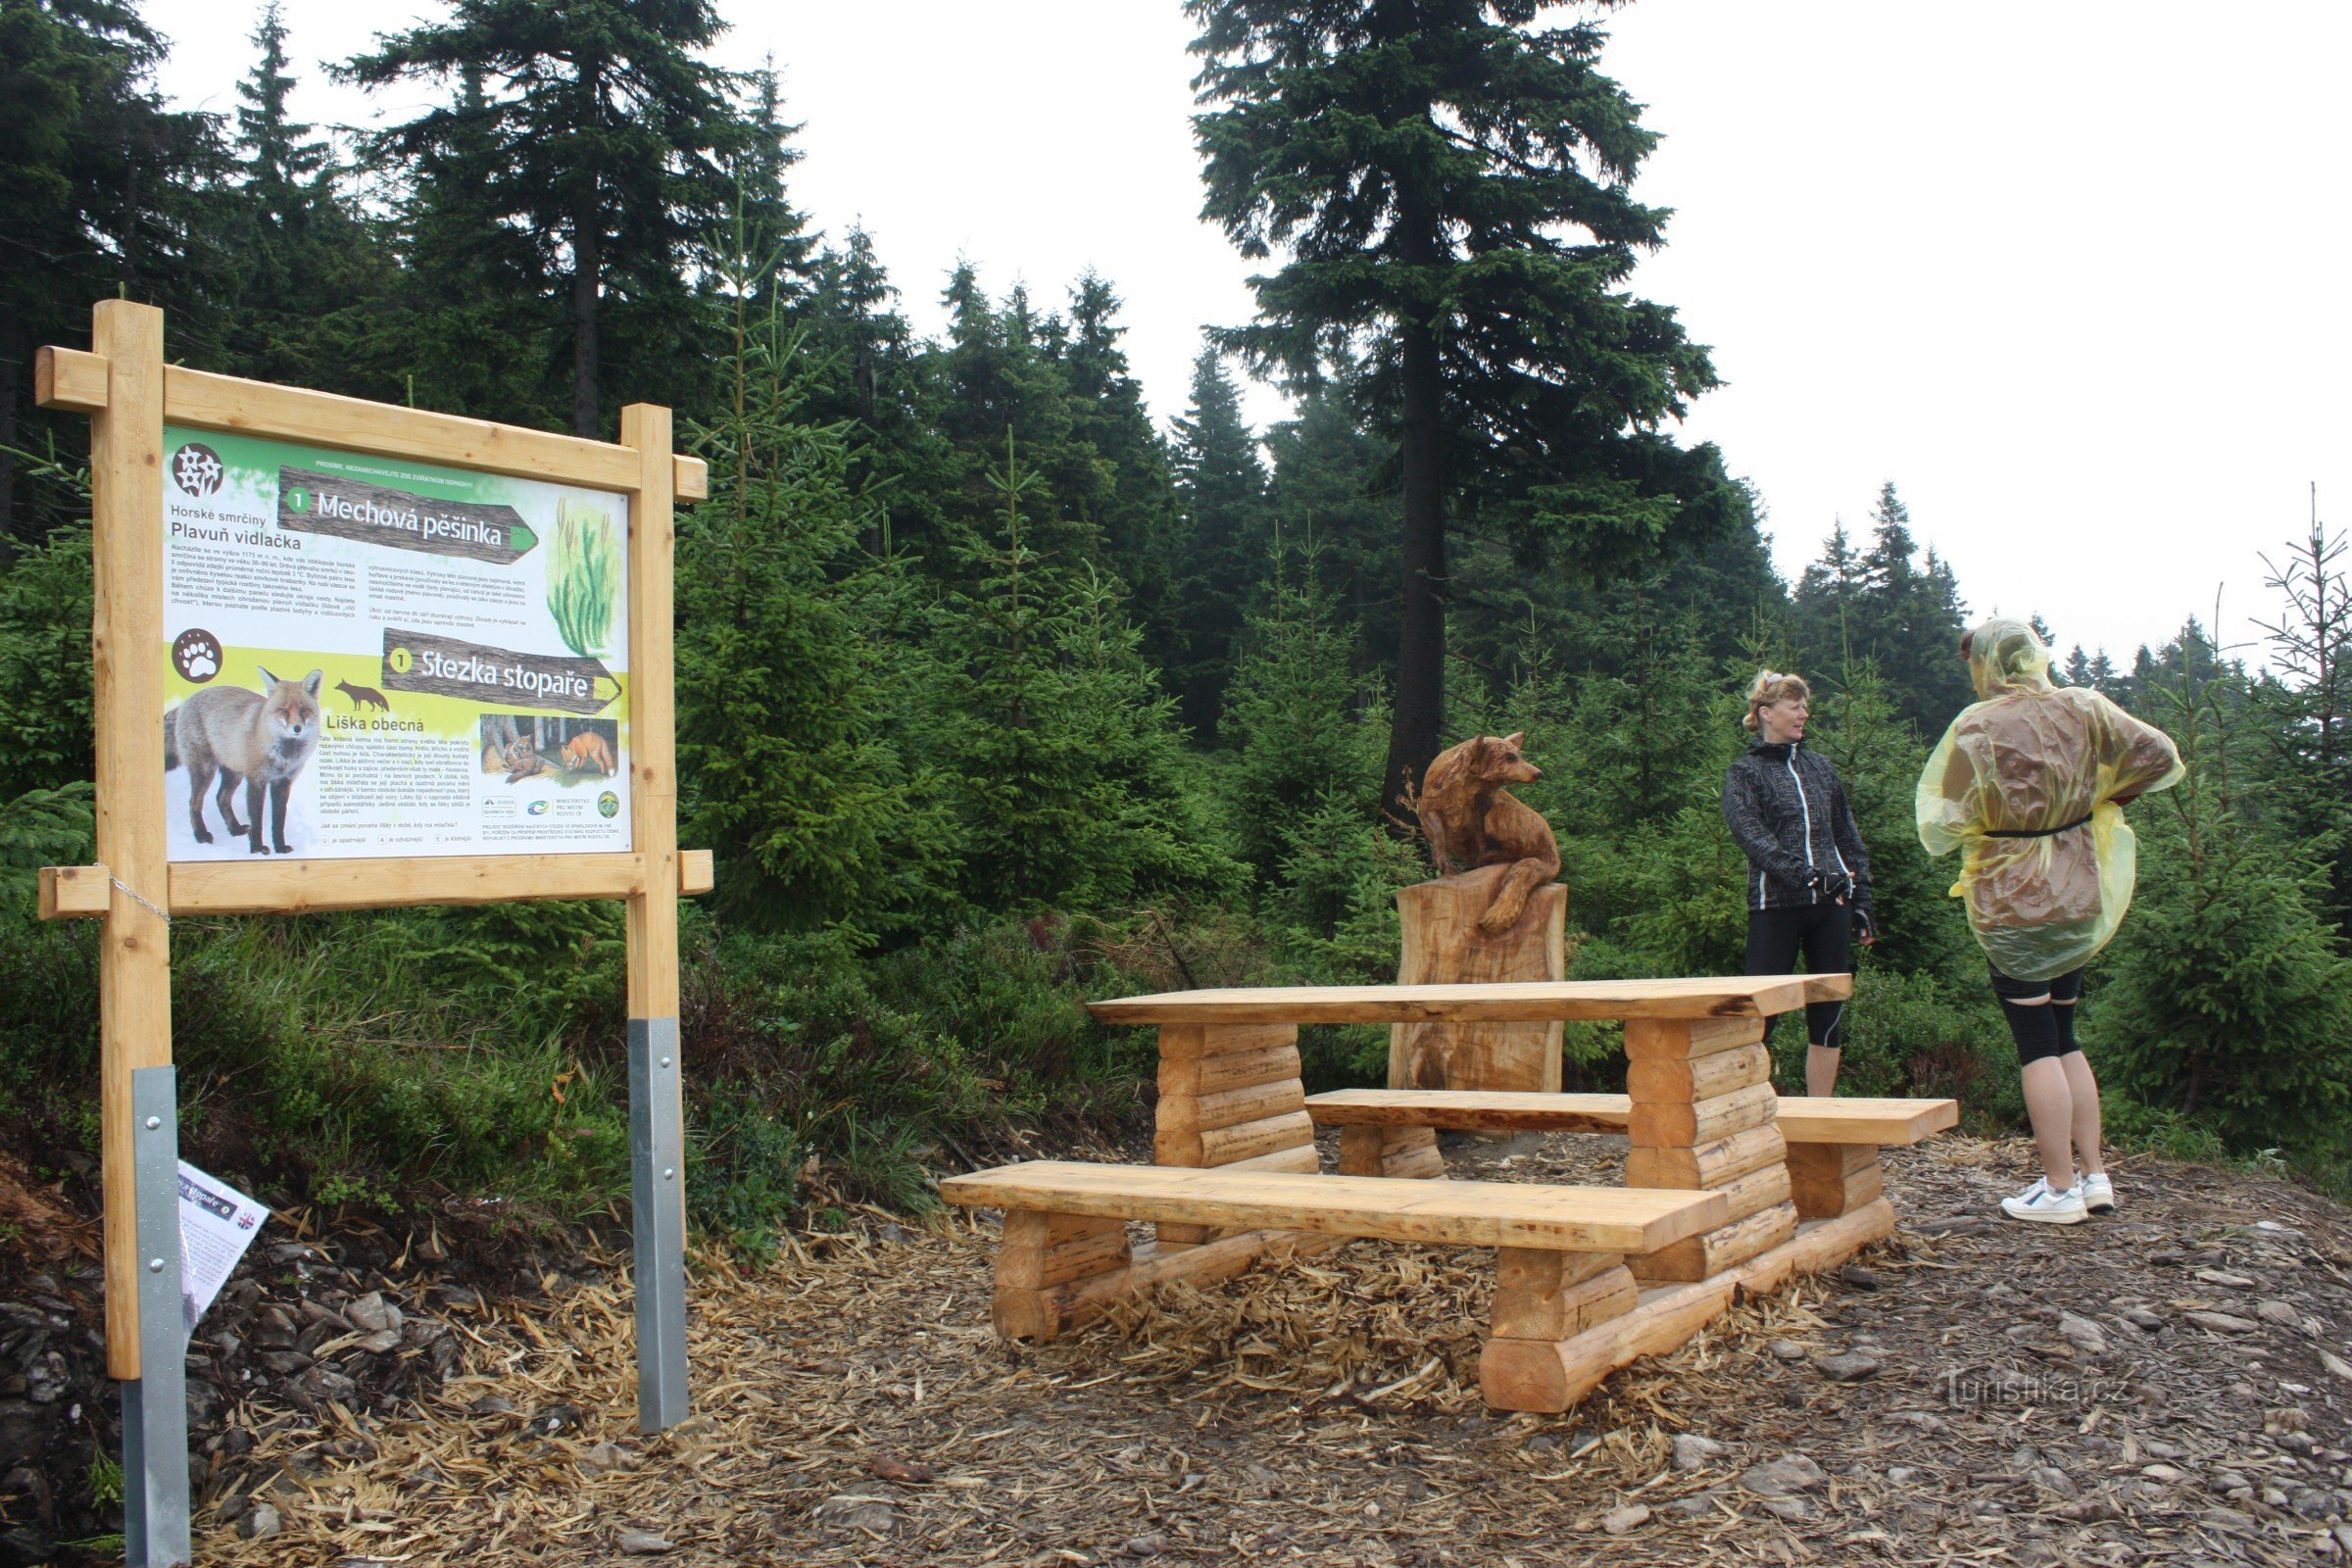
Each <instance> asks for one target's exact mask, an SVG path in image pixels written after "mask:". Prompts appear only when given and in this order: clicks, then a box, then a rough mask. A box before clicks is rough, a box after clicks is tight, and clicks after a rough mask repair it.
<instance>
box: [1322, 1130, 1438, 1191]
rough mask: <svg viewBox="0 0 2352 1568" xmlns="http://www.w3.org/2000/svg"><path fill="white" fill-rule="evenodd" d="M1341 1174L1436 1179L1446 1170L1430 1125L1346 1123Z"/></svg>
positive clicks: (1341, 1133)
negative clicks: (1378, 1125) (1350, 1124)
mask: <svg viewBox="0 0 2352 1568" xmlns="http://www.w3.org/2000/svg"><path fill="white" fill-rule="evenodd" d="M1340 1174H1341V1175H1343V1176H1392V1177H1397V1178H1402V1179H1435V1178H1437V1177H1440V1176H1443V1175H1445V1174H1446V1159H1445V1156H1444V1155H1442V1154H1440V1153H1439V1152H1438V1134H1437V1130H1436V1129H1435V1128H1431V1127H1343V1128H1341V1129H1340Z"/></svg>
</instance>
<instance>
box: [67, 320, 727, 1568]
mask: <svg viewBox="0 0 2352 1568" xmlns="http://www.w3.org/2000/svg"><path fill="white" fill-rule="evenodd" d="M93 317H94V320H93V326H92V332H91V346H90V351H89V352H87V353H83V352H80V351H78V350H74V349H66V348H44V349H42V350H40V352H39V357H38V360H37V363H36V368H35V379H36V394H37V398H38V401H39V402H40V404H41V405H42V406H43V407H45V408H52V409H65V410H72V411H76V412H80V413H84V414H87V415H89V416H90V422H91V460H90V472H91V483H92V534H91V556H92V565H93V574H94V602H95V613H94V615H93V625H92V628H91V651H92V662H93V673H94V676H95V684H94V692H93V696H94V702H95V709H96V747H97V758H96V762H97V857H98V863H97V864H95V865H88V866H61V867H51V868H48V869H46V870H44V871H43V872H42V874H41V914H42V916H43V917H44V918H48V919H60V918H74V917H90V918H98V919H101V920H103V921H104V926H105V929H104V934H103V937H102V940H101V942H100V944H99V1009H100V1018H99V1028H100V1069H99V1071H100V1098H101V1107H100V1108H101V1126H102V1129H103V1132H102V1145H103V1151H102V1152H103V1169H104V1182H105V1201H106V1219H105V1261H106V1322H107V1368H108V1371H109V1373H110V1374H111V1375H112V1376H114V1377H115V1378H117V1379H120V1380H122V1382H123V1446H124V1465H123V1472H124V1491H125V1545H126V1549H127V1553H128V1556H129V1559H130V1561H132V1562H133V1563H142V1564H143V1563H154V1564H169V1563H173V1562H178V1561H184V1560H185V1559H186V1557H187V1554H188V1542H189V1522H188V1486H187V1482H188V1473H187V1430H186V1396H185V1386H184V1379H183V1374H182V1371H181V1352H182V1344H183V1332H182V1325H181V1322H180V1312H179V1309H178V1293H179V1257H178V1220H177V1204H176V1196H175V1193H174V1191H173V1189H174V1186H175V1180H174V1178H175V1172H176V1162H177V1147H178V1140H177V1127H176V1094H175V1090H174V1081H173V1077H172V1007H171V961H172V958H171V920H172V917H173V916H176V915H183V914H198V913H202V914H221V913H295V912H299V911H305V910H315V909H356V908H374V907H392V906H402V905H423V904H482V903H490V902H494V901H503V900H521V899H621V900H624V901H626V905H627V932H628V956H627V964H628V1013H629V1024H628V1034H629V1039H628V1050H629V1069H630V1071H629V1093H630V1146H631V1159H632V1165H633V1169H634V1178H635V1180H634V1191H635V1196H636V1210H635V1217H634V1230H635V1233H636V1263H637V1273H636V1285H637V1297H638V1302H637V1328H638V1406H639V1420H640V1424H641V1425H642V1426H643V1427H644V1428H645V1430H647V1431H658V1430H660V1429H661V1428H662V1427H666V1426H669V1425H671V1424H673V1423H675V1422H676V1421H679V1420H681V1419H683V1418H684V1416H685V1414H686V1410H687V1400H686V1394H687V1390H686V1363H685V1200H684V1191H685V1179H684V1178H685V1172H684V1168H683V1165H684V1158H683V1156H684V1130H683V1118H682V1112H681V1105H680V1093H679V1077H678V1051H677V1012H678V964H677V915H678V910H677V900H678V897H679V896H680V895H681V894H691V893H699V892H704V891H707V890H708V889H709V887H710V885H711V858H710V856H709V855H708V854H692V853H689V854H685V855H681V853H680V852H679V850H678V847H677V793H678V786H677V769H676V751H675V744H674V735H673V723H672V716H673V706H672V702H673V695H674V686H673V670H672V650H671V630H672V584H671V549H672V542H673V536H674V535H673V525H672V505H673V502H675V501H677V500H699V499H701V498H702V497H704V496H705V495H706V494H707V493H708V477H707V472H706V469H705V467H704V465H703V463H702V462H701V460H699V459H695V458H690V457H682V456H678V455H675V454H673V453H672V451H671V446H670V443H671V432H670V414H669V411H668V410H667V409H664V408H659V407H655V406H652V405H647V404H635V405H631V406H630V407H628V408H626V409H623V410H622V411H621V417H620V440H619V442H618V443H617V444H613V443H607V442H601V441H589V440H582V439H579V438H577V437H572V436H564V435H554V434H550V433H547V432H545V431H539V430H531V429H525V428H522V427H519V426H515V425H504V424H494V423H490V422H488V421H485V420H480V419H470V418H464V417H457V416H453V415H445V414H433V413H428V412H425V411H421V410H417V409H408V408H400V407H396V406H392V405H388V404H380V403H368V402H364V401H361V400H358V399H353V398H345V397H337V396H333V395H330V394H327V393H322V392H312V391H305V390H301V389H297V388H292V387H281V386H273V385H268V384H265V383H262V382H256V381H245V380H239V379H237V378H235V377H232V376H224V375H214V374H210V373H207V372H204V371H200V370H190V369H186V368H181V367H179V366H175V365H171V364H168V363H167V362H166V360H165V356H164V316H163V312H161V311H159V310H156V309H154V308H153V307H150V306H145V305H137V304H133V303H130V302H128V301H123V300H107V301H103V302H101V303H99V304H98V305H97V306H96V308H95V310H94V312H93ZM167 607H169V617H170V618H167V615H168V608H167ZM330 691H331V692H333V693H336V694H338V695H337V696H335V697H334V699H333V700H332V701H331V702H328V701H323V700H322V699H324V698H326V696H327V694H328V693H329V692H330ZM403 769H408V770H410V772H409V773H407V774H404V773H403V772H402V771H401V770H403ZM387 770H389V771H387ZM386 778H393V779H395V780H405V781H406V782H408V783H410V784H413V785H414V786H415V787H414V788H406V789H399V790H394V789H388V788H385V787H384V780H385V779H386ZM174 808H176V809H174ZM533 844H546V845H548V846H550V847H549V848H548V849H546V850H543V851H539V852H536V853H534V852H533V850H532V849H531V846H532V845H533ZM599 845H613V846H616V847H614V848H610V849H600V848H598V847H597V846H599ZM376 846H383V847H395V846H396V847H398V848H399V849H400V850H402V851H403V852H404V853H402V854H399V855H397V856H386V855H380V854H369V853H366V852H367V851H368V850H369V849H370V848H373V847H376ZM619 846H625V847H619Z"/></svg>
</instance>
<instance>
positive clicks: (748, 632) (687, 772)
mask: <svg viewBox="0 0 2352 1568" xmlns="http://www.w3.org/2000/svg"><path fill="white" fill-rule="evenodd" d="M772 261H773V253H772V252H768V251H766V250H764V249H763V250H762V251H760V254H759V255H758V256H757V257H754V256H749V255H746V256H740V257H738V258H737V259H736V263H735V267H734V269H732V275H731V276H730V277H729V279H728V285H729V286H728V288H727V291H726V292H727V296H728V301H727V315H726V321H725V329H726V331H727V334H728V337H729V339H730V341H731V343H732V347H733V352H732V353H731V354H730V355H729V356H728V359H727V361H726V364H725V366H724V374H725V379H724V381H723V383H722V387H721V390H722V394H723V397H724V401H723V402H722V403H721V405H720V407H719V410H718V412H717V414H716V417H714V418H713V419H712V420H711V422H710V423H709V424H707V425H703V426H700V427H698V428H696V429H695V431H694V440H695V443H696V445H697V447H698V448H699V449H700V450H701V451H702V452H703V453H704V454H705V456H706V457H707V459H708V460H709V462H710V464H711V498H710V499H709V500H708V501H706V502H704V503H702V504H701V505H699V506H696V507H694V508H692V509H691V510H690V511H688V512H687V513H685V514H684V515H683V517H682V519H681V522H680V526H679V529H678V552H677V555H678V565H679V572H678V647H677V662H678V692H679V703H678V764H679V772H680V777H681V782H682V785H683V791H682V798H681V800H680V803H679V807H680V814H681V817H682V819H683V825H684V828H685V830H686V831H688V832H690V833H691V834H692V835H694V836H697V837H700V838H702V839H704V840H706V841H708V842H710V843H714V844H725V845H727V846H729V849H730V853H729V854H728V855H727V856H725V857H722V858H723V859H724V860H725V861H726V867H725V869H724V870H723V871H722V872H721V873H720V876H719V881H718V885H717V888H716V889H715V893H716V902H717V906H718V907H719V908H720V909H721V910H722V911H723V912H725V913H726V914H728V915H729V916H731V917H732V918H734V919H736V920H738V921H741V922H743V923H745V924H748V925H753V926H760V927H766V928H770V929H774V928H801V929H810V928H821V927H842V928H846V929H849V930H851V931H854V932H858V933H861V934H865V935H886V934H890V933H894V932H897V931H899V930H901V929H903V928H906V927H907V926H908V925H909V924H910V923H911V922H914V921H916V920H917V919H919V918H922V917H924V916H926V915H936V914H937V913H939V912H940V911H941V910H942V909H943V908H944V907H947V906H949V905H950V903H951V901H952V892H953V888H954V886H955V881H956V860H957V847H958V843H959V837H958V834H957V832H956V824H955V822H954V821H953V820H951V819H950V818H949V816H948V815H947V812H946V808H945V806H944V804H943V801H942V796H943V793H944V791H943V788H942V784H943V780H942V778H941V777H940V776H939V775H938V774H937V773H936V771H935V770H932V769H929V768H927V767H926V766H925V765H924V764H923V763H922V761H921V760H920V759H919V757H910V756H909V753H910V752H911V751H913V750H915V748H913V747H912V746H911V745H910V743H909V741H908V740H907V727H908V722H909V719H910V717H911V715H912V714H913V712H914V710H915V709H916V708H917V707H918V706H919V703H920V698H919V692H920V690H921V688H922V686H923V685H924V683H925V682H926V681H927V680H928V679H929V678H930V677H931V676H932V675H933V674H934V673H935V672H934V671H933V670H932V669H931V667H930V665H929V663H928V662H927V661H926V660H925V659H924V657H923V656H922V655H921V653H920V652H919V650H918V649H917V648H916V647H915V646H914V641H915V640H914V639H913V638H912V637H911V636H909V635H908V634H909V632H910V630H911V629H912V622H913V620H914V618H915V616H916V614H917V613H918V610H917V606H916V604H915V602H914V593H913V586H912V584H911V583H909V582H908V580H907V575H906V573H905V570H904V568H903V566H902V565H901V564H900V563H898V562H897V561H895V560H891V559H887V558H878V557H875V556H872V555H870V554H868V553H867V552H866V551H865V550H863V549H862V548H861V546H862V542H863V539H864V537H865V536H866V535H867V533H868V532H869V529H870V525H871V519H870V515H871V513H872V512H873V511H874V510H875V509H874V503H873V502H872V501H871V500H869V499H867V498H866V497H863V496H861V495H859V494H858V492H857V490H856V489H855V487H854V482H853V479H852V471H851V470H852V461H851V450H850V427H849V426H848V425H847V424H846V422H843V423H835V424H816V423H812V422H810V421H809V419H808V418H807V416H806V403H807V397H808V393H809V388H810V385H811V383H812V382H813V380H814V378H815V373H816V372H815V368H814V367H812V366H811V365H809V363H808V362H807V361H806V360H805V359H804V358H803V357H802V356H801V354H800V351H799V350H800V340H799V337H798V335H797V334H796V333H795V332H794V331H793V330H792V329H791V327H790V326H789V324H788V322H787V321H786V320H785V319H784V317H783V314H782V311H781V308H780V305H779V303H778V302H777V300H776V298H775V290H774V289H773V288H772V287H762V286H760V282H759V281H758V279H757V277H756V275H755V274H756V273H757V272H758V271H760V270H762V269H764V268H765V267H766V266H768V265H769V264H771V263H772ZM885 867H887V870H885V869H883V868H885Z"/></svg>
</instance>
